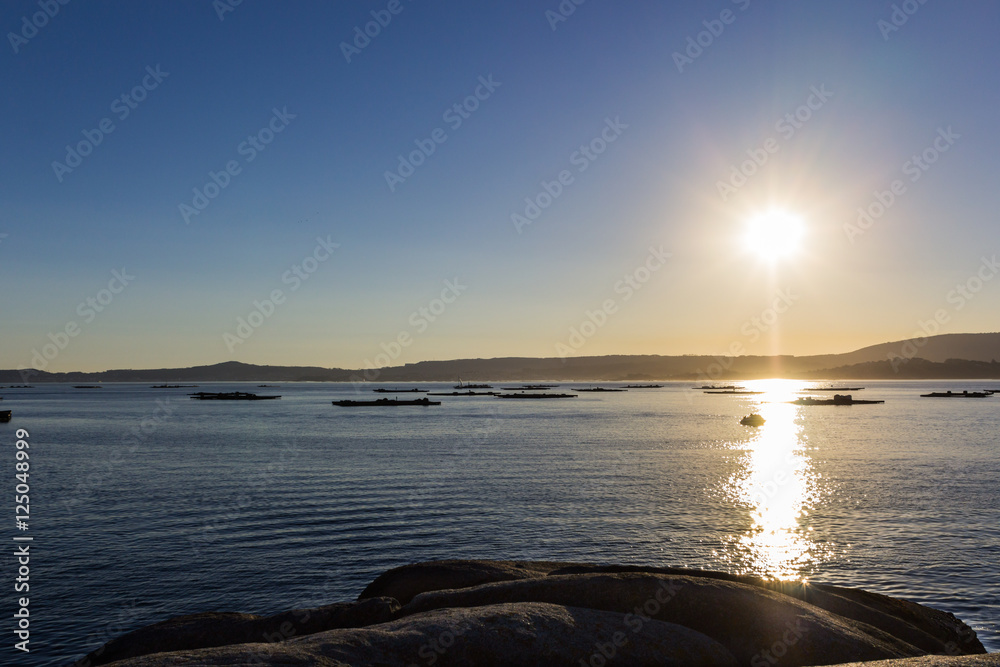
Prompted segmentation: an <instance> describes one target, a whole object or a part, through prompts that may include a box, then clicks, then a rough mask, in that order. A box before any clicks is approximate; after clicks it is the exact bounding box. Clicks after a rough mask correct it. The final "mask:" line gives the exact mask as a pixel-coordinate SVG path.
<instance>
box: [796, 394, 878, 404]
mask: <svg viewBox="0 0 1000 667" xmlns="http://www.w3.org/2000/svg"><path fill="white" fill-rule="evenodd" d="M789 403H792V404H793V405H874V404H876V403H885V401H862V400H855V399H854V398H853V397H851V395H850V394H834V395H833V398H812V397H811V396H806V397H805V398H797V399H795V400H794V401H789Z"/></svg>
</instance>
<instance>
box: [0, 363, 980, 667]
mask: <svg viewBox="0 0 1000 667" xmlns="http://www.w3.org/2000/svg"><path fill="white" fill-rule="evenodd" d="M745 384H746V385H747V386H748V387H750V388H756V389H759V390H761V391H764V392H765V393H764V394H761V395H755V396H713V395H706V394H703V393H701V392H700V391H694V390H692V389H691V383H667V384H666V386H665V387H664V388H663V389H648V390H631V391H629V392H627V393H604V394H599V393H598V394H593V393H591V394H580V396H579V397H578V398H573V399H565V400H551V401H509V400H498V399H494V398H492V397H443V398H440V399H437V400H441V401H443V404H442V405H441V406H434V407H402V408H340V407H335V406H332V405H331V401H332V400H336V399H340V398H354V397H355V391H354V389H353V388H352V387H351V386H347V385H337V384H294V383H293V384H283V385H281V386H280V387H278V388H273V389H258V388H256V387H255V386H254V385H252V384H216V385H201V386H200V387H199V388H198V389H196V390H195V389H152V388H150V387H149V386H148V385H137V384H112V385H106V386H105V387H104V388H102V389H90V390H81V389H73V388H72V387H70V386H68V385H37V386H36V387H35V388H34V389H3V390H0V395H2V396H3V397H4V399H5V400H4V401H3V402H2V403H0V406H2V407H3V408H4V409H11V410H13V411H14V420H13V421H12V422H11V423H10V424H0V443H2V447H0V451H2V452H6V454H5V455H4V456H5V457H6V458H7V459H8V462H7V463H6V464H4V467H5V468H6V469H7V470H8V471H10V470H12V469H13V466H14V451H15V450H14V442H15V431H16V429H18V428H21V429H26V430H27V431H28V432H29V434H30V435H29V438H28V440H29V441H30V444H31V449H30V454H31V459H30V464H31V468H30V487H31V488H30V494H31V515H30V521H29V530H28V531H27V532H20V531H17V530H15V527H14V518H13V493H14V485H15V483H16V481H15V480H14V478H13V473H10V474H8V475H5V476H4V477H5V479H7V482H5V483H6V484H8V485H9V487H10V488H8V490H7V492H5V493H4V495H5V496H6V497H7V498H8V507H9V508H10V510H11V517H10V518H9V522H10V523H9V524H8V526H7V527H6V528H4V532H5V533H6V534H7V535H8V538H7V539H8V548H6V549H4V550H3V553H4V557H3V559H2V567H3V570H2V571H3V573H5V574H4V576H5V577H8V578H9V579H13V577H14V576H15V573H16V568H17V564H16V562H15V559H14V557H13V551H14V548H13V547H12V546H10V545H12V544H14V543H13V542H11V541H10V540H11V539H12V538H13V537H15V536H24V535H28V536H31V537H33V538H34V540H33V542H31V564H30V567H31V573H30V577H31V578H30V586H31V589H30V614H31V616H30V619H31V626H30V630H31V639H30V647H31V652H30V653H29V654H20V655H19V654H14V655H13V661H14V662H13V664H26V665H58V664H67V663H69V662H72V661H73V660H75V659H77V658H80V657H82V656H83V655H84V654H86V653H87V652H88V651H90V650H92V649H95V648H97V647H98V646H100V645H101V644H102V643H104V642H105V641H107V640H108V639H110V638H112V637H114V636H117V635H119V634H121V633H122V632H124V631H127V630H129V629H133V628H136V627H140V626H142V625H146V624H149V623H153V622H156V621H159V620H163V619H166V618H169V617H172V616H176V615H179V614H187V613H194V612H200V611H208V610H218V611H241V612H248V613H260V614H268V613H274V612H278V611H283V610H287V609H292V608H298V607H308V606H317V605H322V604H328V603H331V602H336V601H342V600H351V599H353V598H355V597H356V596H357V595H358V594H359V593H360V592H361V590H362V589H363V588H364V586H365V585H366V584H367V583H368V582H369V581H371V580H372V579H373V578H374V577H375V576H377V575H378V574H379V573H380V572H382V571H384V570H385V569H387V568H390V567H394V566H397V565H401V564H405V563H410V562H415V561H421V560H427V559H437V558H504V559H545V560H572V561H587V562H602V563H644V564H653V565H671V566H687V567H695V568H704V569H712V570H725V571H730V572H741V573H758V574H766V575H772V576H776V577H780V578H784V579H808V580H810V581H816V582H826V583H835V584H841V585H848V586H857V587H862V588H866V589H868V590H872V591H876V592H880V593H885V594H888V595H894V596H900V597H905V598H908V599H911V600H914V601H916V602H920V603H922V604H927V605H930V606H933V607H936V608H939V609H943V610H946V611H950V612H953V613H955V614H956V615H957V616H959V617H960V618H962V619H963V620H965V621H966V622H968V623H969V624H970V625H971V626H972V627H973V628H974V629H975V630H976V631H977V632H978V634H979V637H980V639H981V640H982V641H983V643H984V644H985V645H986V646H987V648H988V649H990V650H993V651H997V650H1000V574H998V567H997V566H998V563H1000V491H998V488H1000V487H998V480H1000V445H998V438H997V435H998V434H1000V396H995V397H992V398H986V399H968V400H955V399H950V400H948V399H927V398H920V397H919V395H920V394H921V393H926V392H927V391H929V390H936V389H941V390H946V389H953V390H961V389H972V388H977V387H996V388H1000V386H998V385H1000V382H994V383H989V382H960V383H959V382H867V383H858V384H861V385H864V386H865V387H867V388H866V389H865V390H864V391H860V392H854V393H855V396H856V397H857V398H869V399H884V400H885V401H886V402H885V404H884V405H859V406H851V407H799V406H794V405H790V404H788V403H785V402H784V401H787V400H791V399H792V398H794V397H795V396H796V395H797V394H796V392H797V391H798V390H800V389H801V388H803V387H807V386H810V383H802V382H792V381H760V382H751V383H745ZM397 386H398V385H397ZM450 386H451V385H450V383H449V384H428V385H423V387H427V388H432V389H445V388H447V390H448V391H450V390H451V389H450ZM578 386H581V385H579V384H565V383H564V384H562V387H561V388H560V389H567V388H570V387H578ZM606 386H614V385H610V384H608V385H606ZM234 390H242V391H255V392H258V393H262V394H263V393H278V394H281V396H282V398H281V399H280V400H276V401H258V402H228V401H227V402H218V401H194V400H190V399H189V398H188V397H187V395H186V393H187V392H189V391H234ZM368 396H375V394H371V393H370V392H367V396H365V397H368ZM411 396H412V395H411ZM827 396H829V394H827ZM752 411H757V412H760V413H761V414H763V416H764V417H765V418H766V420H767V422H766V423H765V424H764V426H763V427H761V428H759V429H754V428H748V427H744V426H741V425H740V424H739V418H740V417H741V416H743V415H745V414H747V413H749V412H752ZM18 595H20V594H17V595H15V594H14V593H13V592H11V591H10V589H9V588H8V593H7V595H6V601H4V602H3V607H4V609H7V613H10V612H11V610H12V608H13V607H14V605H15V601H16V597H17V596H18ZM8 618H9V617H8ZM11 625H12V624H11V623H10V622H8V623H7V624H5V626H7V627H9V626H11ZM7 641H8V642H9V643H10V644H11V645H12V644H13V643H14V641H16V639H15V638H14V636H13V633H12V632H9V633H8V635H7ZM11 652H12V649H11V648H10V647H9V646H8V647H7V648H5V649H4V653H5V655H7V656H8V658H10V657H11V655H12V653H11ZM4 661H5V662H6V661H7V658H5V659H4Z"/></svg>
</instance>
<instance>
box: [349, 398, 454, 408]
mask: <svg viewBox="0 0 1000 667" xmlns="http://www.w3.org/2000/svg"><path fill="white" fill-rule="evenodd" d="M333 404H334V405H339V406H340V407H342V408H356V407H365V406H367V407H386V406H395V405H441V401H432V400H431V399H429V398H427V397H426V396H425V397H424V398H415V399H412V400H400V399H398V398H378V399H375V400H374V401H348V400H343V401H333Z"/></svg>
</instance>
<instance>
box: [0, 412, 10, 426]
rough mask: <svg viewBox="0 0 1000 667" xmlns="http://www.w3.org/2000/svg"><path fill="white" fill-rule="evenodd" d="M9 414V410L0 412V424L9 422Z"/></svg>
mask: <svg viewBox="0 0 1000 667" xmlns="http://www.w3.org/2000/svg"><path fill="white" fill-rule="evenodd" d="M11 414H12V413H11V411H10V410H0V423H4V424H6V423H7V422H9V421H10V416H11Z"/></svg>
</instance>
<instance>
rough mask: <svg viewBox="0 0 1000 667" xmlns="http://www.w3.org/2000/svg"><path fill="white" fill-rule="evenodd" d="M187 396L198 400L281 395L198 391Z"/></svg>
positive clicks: (256, 399) (264, 398)
mask: <svg viewBox="0 0 1000 667" xmlns="http://www.w3.org/2000/svg"><path fill="white" fill-rule="evenodd" d="M188 396H190V397H191V398H193V399H196V400H199V401H267V400H272V399H275V398H281V396H258V395H257V394H249V393H247V392H245V391H230V392H210V391H199V392H196V393H194V394H188Z"/></svg>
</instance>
